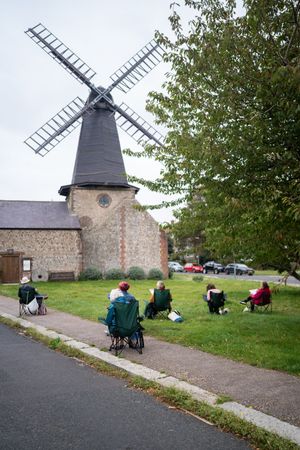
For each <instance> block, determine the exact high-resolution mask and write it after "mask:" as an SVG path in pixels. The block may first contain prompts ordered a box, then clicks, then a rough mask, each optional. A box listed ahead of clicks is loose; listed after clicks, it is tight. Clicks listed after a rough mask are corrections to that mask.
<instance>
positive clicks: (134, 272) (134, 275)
mask: <svg viewBox="0 0 300 450" xmlns="http://www.w3.org/2000/svg"><path fill="white" fill-rule="evenodd" d="M128 277H129V278H130V279H131V280H144V279H145V278H146V274H145V271H144V269H142V268H141V267H135V266H133V267H130V268H129V270H128Z"/></svg>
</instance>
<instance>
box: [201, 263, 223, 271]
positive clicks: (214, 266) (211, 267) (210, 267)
mask: <svg viewBox="0 0 300 450" xmlns="http://www.w3.org/2000/svg"><path fill="white" fill-rule="evenodd" d="M208 272H213V273H220V272H224V266H223V265H222V264H220V263H217V262H215V261H207V262H206V263H205V264H204V266H203V273H208Z"/></svg>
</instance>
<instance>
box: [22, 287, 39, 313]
mask: <svg viewBox="0 0 300 450" xmlns="http://www.w3.org/2000/svg"><path fill="white" fill-rule="evenodd" d="M19 295H21V297H20V298H19V316H20V317H23V316H25V315H26V314H31V315H35V314H37V313H38V308H33V309H32V311H31V310H30V309H29V308H28V305H29V304H30V303H31V302H32V301H33V300H35V295H34V293H33V292H32V291H26V290H22V291H20V294H19ZM34 306H36V305H34Z"/></svg>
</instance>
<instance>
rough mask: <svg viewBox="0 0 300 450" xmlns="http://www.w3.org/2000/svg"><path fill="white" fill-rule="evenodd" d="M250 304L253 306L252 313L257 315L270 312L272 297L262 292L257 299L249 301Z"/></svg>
mask: <svg viewBox="0 0 300 450" xmlns="http://www.w3.org/2000/svg"><path fill="white" fill-rule="evenodd" d="M251 304H252V305H253V306H254V311H257V312H259V313H264V312H270V313H271V312H272V297H271V295H268V294H267V293H266V292H263V293H262V296H261V297H260V298H259V299H256V300H254V301H253V302H252V301H251Z"/></svg>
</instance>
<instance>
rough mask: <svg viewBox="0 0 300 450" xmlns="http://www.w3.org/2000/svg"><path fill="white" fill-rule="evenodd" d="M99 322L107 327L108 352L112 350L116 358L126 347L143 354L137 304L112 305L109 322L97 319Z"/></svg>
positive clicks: (120, 303)
mask: <svg viewBox="0 0 300 450" xmlns="http://www.w3.org/2000/svg"><path fill="white" fill-rule="evenodd" d="M99 321H100V322H102V323H103V324H105V325H107V326H108V329H109V333H110V337H111V345H110V347H109V351H112V350H114V352H115V355H116V356H118V355H119V354H120V353H121V352H122V351H123V350H124V348H125V347H126V346H128V347H130V348H133V349H134V350H136V351H137V352H138V353H140V354H141V353H143V348H144V337H143V327H142V326H141V324H140V321H141V318H140V316H139V302H138V301H137V300H135V301H130V302H118V301H115V302H114V303H113V314H112V320H111V322H108V321H107V320H106V319H105V320H103V319H101V318H99Z"/></svg>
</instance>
